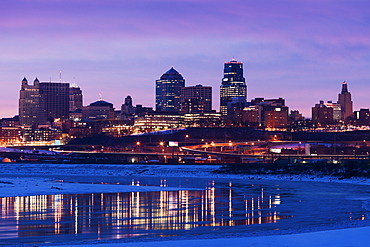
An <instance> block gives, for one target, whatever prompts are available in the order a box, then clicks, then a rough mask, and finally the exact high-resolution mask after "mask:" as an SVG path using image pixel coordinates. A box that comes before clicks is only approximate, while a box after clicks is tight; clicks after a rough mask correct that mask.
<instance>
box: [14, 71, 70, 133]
mask: <svg viewBox="0 0 370 247" xmlns="http://www.w3.org/2000/svg"><path fill="white" fill-rule="evenodd" d="M69 107H70V89H69V83H63V82H40V81H39V80H38V79H37V78H36V79H35V80H34V83H33V85H28V81H27V79H26V78H24V79H23V80H22V86H21V90H20V97H19V117H20V124H21V125H28V126H31V125H35V124H38V123H46V122H53V121H54V119H61V120H67V119H68V118H69Z"/></svg>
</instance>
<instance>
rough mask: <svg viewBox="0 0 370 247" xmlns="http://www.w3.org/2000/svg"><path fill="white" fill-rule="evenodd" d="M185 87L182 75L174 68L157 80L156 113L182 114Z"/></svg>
mask: <svg viewBox="0 0 370 247" xmlns="http://www.w3.org/2000/svg"><path fill="white" fill-rule="evenodd" d="M183 87H185V80H184V78H183V77H182V75H181V74H180V73H179V72H178V71H177V70H175V69H174V68H173V67H171V69H169V70H168V71H167V72H165V73H164V74H163V75H162V76H161V78H160V79H159V80H156V98H155V100H156V102H155V106H156V111H162V112H180V110H181V102H180V98H181V88H183Z"/></svg>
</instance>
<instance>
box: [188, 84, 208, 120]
mask: <svg viewBox="0 0 370 247" xmlns="http://www.w3.org/2000/svg"><path fill="white" fill-rule="evenodd" d="M210 111H212V87H204V86H202V85H196V86H192V87H183V88H182V89H181V112H182V113H196V112H210Z"/></svg>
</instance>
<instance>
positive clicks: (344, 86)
mask: <svg viewBox="0 0 370 247" xmlns="http://www.w3.org/2000/svg"><path fill="white" fill-rule="evenodd" d="M344 93H348V88H347V82H346V81H344V82H343V84H342V94H344Z"/></svg>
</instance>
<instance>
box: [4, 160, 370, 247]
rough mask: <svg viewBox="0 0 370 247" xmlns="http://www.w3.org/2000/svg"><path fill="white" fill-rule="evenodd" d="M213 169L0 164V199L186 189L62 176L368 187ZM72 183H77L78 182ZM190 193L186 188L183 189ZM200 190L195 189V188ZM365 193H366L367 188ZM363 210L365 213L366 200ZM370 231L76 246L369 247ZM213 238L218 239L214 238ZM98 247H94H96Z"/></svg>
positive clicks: (324, 179) (326, 179)
mask: <svg viewBox="0 0 370 247" xmlns="http://www.w3.org/2000/svg"><path fill="white" fill-rule="evenodd" d="M219 167H220V166H218V165H93V164H78V165H71V164H14V163H11V164H4V163H2V164H0V197H10V196H26V195H40V194H82V193H109V192H134V191H159V190H182V189H186V188H178V187H160V186H130V185H122V184H91V183H90V184H87V183H67V182H64V181H63V177H65V176H70V177H75V178H78V179H80V178H86V177H90V178H91V177H95V178H102V180H106V179H107V178H119V177H125V178H127V177H133V176H135V177H192V178H230V179H251V180H281V181H314V182H330V183H333V182H337V183H348V184H363V185H370V180H369V179H363V178H352V179H343V180H339V179H337V178H331V177H314V176H290V175H284V176H283V175H276V176H269V175H232V174H214V173H213V171H214V170H216V169H218V168H219ZM78 179H77V180H78ZM188 189H189V188H188ZM198 189H199V188H198ZM369 189H370V188H369ZM364 205H365V206H364V208H366V209H367V210H370V203H369V201H368V200H365V203H364ZM369 231H370V227H367V226H366V227H357V228H348V229H339V230H330V231H327V230H326V229H325V228H323V229H322V230H321V231H317V232H309V233H307V232H306V233H300V232H299V231H296V232H293V233H294V234H286V235H273V236H256V237H240V236H238V237H236V236H235V237H232V236H231V237H230V236H229V238H225V236H223V235H216V236H215V238H216V239H190V240H189V239H185V240H184V239H179V240H168V241H145V242H131V243H123V242H116V241H106V242H99V241H93V242H81V243H76V244H78V245H80V244H83V245H84V246H102V247H107V246H114V247H116V246H127V247H137V246H143V247H146V246H148V247H149V246H163V247H168V246H175V245H176V246H177V247H183V246H206V245H210V246H213V247H218V246H220V247H223V246H241V245H243V246H277V247H280V246H298V247H299V246H368V245H369V244H368V243H369V241H370V235H369V234H368V232H369ZM217 237H218V238H217ZM97 244H98V245H97ZM68 246H71V245H70V243H68Z"/></svg>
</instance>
